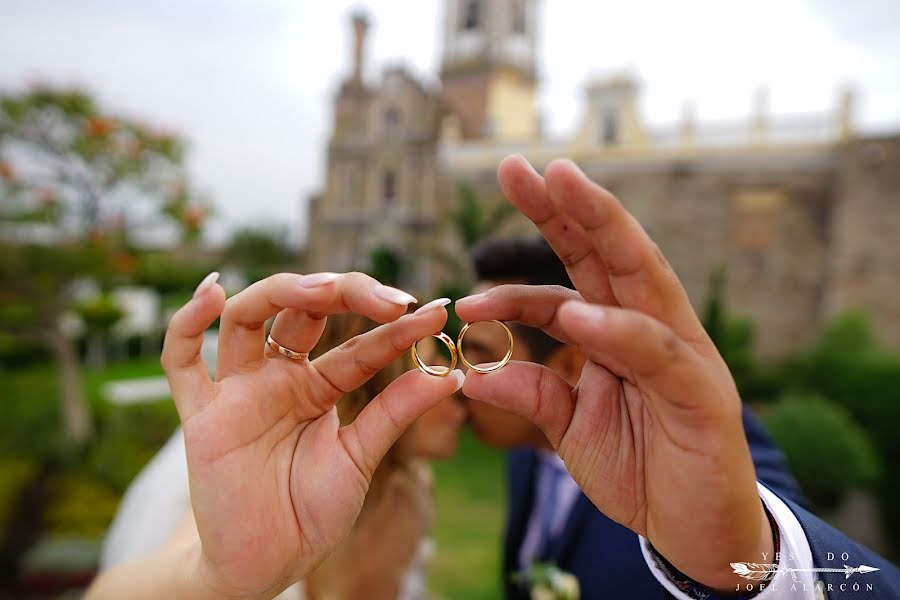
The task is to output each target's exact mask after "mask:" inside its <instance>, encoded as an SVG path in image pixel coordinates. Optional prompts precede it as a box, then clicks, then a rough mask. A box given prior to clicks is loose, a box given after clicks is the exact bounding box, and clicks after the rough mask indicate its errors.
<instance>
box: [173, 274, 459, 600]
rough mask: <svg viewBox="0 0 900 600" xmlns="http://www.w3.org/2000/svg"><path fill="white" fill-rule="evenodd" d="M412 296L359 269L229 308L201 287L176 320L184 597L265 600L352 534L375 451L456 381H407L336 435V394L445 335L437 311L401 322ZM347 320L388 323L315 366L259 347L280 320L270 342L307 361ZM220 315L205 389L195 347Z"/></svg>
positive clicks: (300, 279)
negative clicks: (189, 521)
mask: <svg viewBox="0 0 900 600" xmlns="http://www.w3.org/2000/svg"><path fill="white" fill-rule="evenodd" d="M412 300H413V298H412V297H411V296H408V295H407V294H404V293H402V292H399V291H398V290H393V289H392V288H386V287H384V286H380V285H379V284H378V282H377V281H375V280H374V279H372V278H370V277H368V276H366V275H362V274H359V273H351V274H347V275H340V276H335V275H330V274H315V275H307V276H301V275H293V274H280V275H274V276H272V277H270V278H268V279H265V280H263V281H260V282H257V283H255V284H253V285H251V286H250V287H248V288H247V289H246V290H244V291H243V292H241V293H240V294H237V295H236V296H234V297H233V298H231V299H229V300H228V302H227V303H226V302H225V293H224V291H223V290H222V288H221V287H219V286H217V285H211V286H210V285H201V287H200V288H199V289H198V291H197V293H196V294H195V297H194V298H193V299H192V300H191V301H190V302H188V303H187V304H186V305H185V306H184V307H182V308H181V309H180V310H179V311H178V312H177V313H176V314H175V316H174V317H173V318H172V320H171V322H170V324H169V329H168V331H167V333H166V342H165V347H164V349H163V356H162V362H163V366H164V368H165V370H166V374H167V376H168V378H169V383H170V385H171V388H172V395H173V397H174V399H175V404H176V406H177V408H178V413H179V415H180V417H181V422H182V426H183V429H184V439H185V446H186V451H187V460H188V471H189V475H190V487H191V503H192V506H193V512H194V517H195V519H196V522H197V530H198V532H199V534H200V543H201V547H200V548H199V549H198V550H197V553H196V556H197V559H196V561H190V563H191V564H188V566H187V568H188V570H189V573H188V575H187V576H186V577H185V581H186V582H188V583H190V584H191V585H192V586H193V588H191V589H193V590H195V591H196V590H197V588H198V587H201V588H202V587H205V588H206V591H208V592H212V593H214V594H215V595H216V596H219V597H221V596H225V597H232V598H242V597H270V598H271V597H273V596H275V595H276V594H277V593H278V592H280V591H281V590H282V589H284V588H285V587H287V586H288V585H290V584H291V583H293V582H294V581H297V580H299V579H301V578H303V577H304V576H305V575H306V574H308V573H309V572H310V571H311V570H312V569H313V568H314V567H315V566H316V565H318V564H319V563H320V562H321V561H322V559H323V558H324V557H325V556H326V555H327V554H328V553H329V552H331V550H332V549H333V548H334V547H335V546H336V545H337V543H338V542H339V541H340V540H341V539H343V538H344V536H345V535H346V534H347V532H348V531H350V528H351V527H352V526H353V523H354V521H355V520H356V517H357V515H358V514H359V511H360V508H361V506H362V503H363V499H364V498H365V495H366V491H367V490H368V487H369V482H370V481H371V478H372V473H373V472H374V470H375V467H376V466H377V465H378V463H379V461H380V460H381V458H382V456H383V455H384V453H385V452H386V451H387V449H388V448H389V447H390V446H391V444H393V442H394V441H396V439H397V437H398V436H399V435H400V433H401V432H402V431H403V430H404V429H405V428H406V427H407V426H409V425H410V424H411V423H412V422H413V421H414V420H415V419H417V418H418V417H419V416H420V415H422V414H423V413H424V412H425V411H427V410H428V409H429V408H430V407H431V406H433V405H434V404H436V403H437V402H438V401H439V400H440V399H441V398H443V397H445V396H448V395H449V394H451V393H453V392H454V391H455V389H456V387H457V385H458V383H459V381H458V380H457V377H456V374H451V376H449V377H431V376H428V375H425V374H423V373H420V372H419V371H412V372H409V373H406V374H404V375H403V376H401V377H400V378H398V379H397V380H396V381H394V382H393V383H392V384H391V385H389V386H388V387H387V388H386V389H385V390H384V391H383V392H382V393H381V394H380V395H379V396H378V397H376V398H375V399H373V400H372V401H371V402H370V403H369V405H368V406H366V408H365V409H364V410H363V411H362V412H361V413H360V415H359V416H358V417H357V418H356V420H355V421H354V422H353V423H352V424H350V425H348V426H346V427H343V428H340V427H339V422H338V417H337V414H336V412H335V409H334V405H335V402H337V400H338V399H339V398H340V397H341V396H342V395H343V393H344V392H345V391H349V390H352V389H355V388H357V387H359V386H360V385H362V384H363V383H364V382H365V381H367V380H368V379H369V378H370V377H371V376H372V375H373V374H374V373H375V372H377V371H378V370H380V369H381V368H382V367H385V366H386V365H388V364H389V363H390V362H391V361H393V360H394V359H396V358H398V357H399V356H400V355H401V354H403V353H404V352H406V350H408V349H409V347H410V346H411V345H412V344H413V343H415V342H416V341H417V340H418V339H420V338H422V337H426V336H428V335H430V334H432V333H435V332H437V331H440V329H441V327H442V326H443V325H444V323H445V321H446V319H447V313H446V311H445V310H444V309H443V308H440V307H435V308H432V309H429V310H425V311H424V312H422V313H419V314H412V315H406V316H401V315H403V314H404V313H405V312H406V306H407V304H408V303H409V302H410V301H412ZM347 311H353V312H356V313H359V314H361V315H365V316H367V317H369V318H371V319H374V320H376V321H379V322H382V323H388V324H387V325H382V326H380V327H378V328H376V329H374V330H372V331H370V332H368V333H366V334H363V335H361V336H359V337H357V338H354V339H353V340H350V341H349V342H347V343H345V344H344V345H342V346H340V347H338V348H334V349H332V350H330V351H328V352H326V353H325V354H323V355H322V356H320V357H319V358H317V359H316V360H314V361H312V362H310V361H309V360H303V361H295V360H291V359H289V358H286V357H283V356H281V355H279V354H278V353H276V352H274V351H273V350H271V349H270V348H268V347H267V346H266V344H265V340H266V332H265V322H266V320H267V319H269V318H270V317H272V316H275V315H276V314H277V318H276V319H275V322H274V324H273V325H272V331H271V333H272V337H273V339H275V340H276V341H277V342H278V343H279V344H281V345H282V346H284V347H286V348H289V349H291V350H295V351H297V352H308V351H309V350H311V349H312V347H313V346H314V345H315V343H316V341H317V340H318V338H319V336H320V335H321V333H322V329H323V327H324V325H325V318H326V315H329V314H334V313H339V312H347ZM220 315H221V325H220V329H219V352H218V369H217V377H216V381H215V382H213V381H211V380H210V378H209V375H208V374H207V370H206V367H205V366H204V365H203V362H202V360H201V359H200V346H201V344H202V338H203V331H204V330H205V329H206V328H207V327H208V326H209V325H210V324H211V323H212V322H213V321H214V320H215V319H216V318H218V317H219V316H220ZM194 563H196V566H194ZM186 564H187V563H186Z"/></svg>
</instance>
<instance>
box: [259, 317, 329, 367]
mask: <svg viewBox="0 0 900 600" xmlns="http://www.w3.org/2000/svg"><path fill="white" fill-rule="evenodd" d="M327 322H328V315H326V314H325V313H323V312H315V311H311V310H301V309H298V308H286V309H284V310H283V311H281V312H279V313H278V314H277V315H276V316H275V321H274V322H273V323H272V328H271V329H269V337H271V338H272V339H273V340H274V341H275V342H277V343H278V344H279V345H281V346H283V347H285V348H287V349H289V350H293V351H294V352H307V353H308V352H310V351H311V350H312V349H313V347H314V346H315V345H316V343H318V341H319V339H320V338H321V337H322V332H324V331H325V325H326V323H327ZM265 350H266V352H268V353H269V355H270V356H275V355H276V354H277V353H276V352H275V351H274V350H272V349H271V348H265Z"/></svg>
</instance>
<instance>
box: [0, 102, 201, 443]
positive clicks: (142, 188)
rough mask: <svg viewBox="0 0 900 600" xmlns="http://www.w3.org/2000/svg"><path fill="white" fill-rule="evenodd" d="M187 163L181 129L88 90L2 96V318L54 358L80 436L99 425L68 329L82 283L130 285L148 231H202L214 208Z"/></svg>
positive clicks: (72, 426)
mask: <svg viewBox="0 0 900 600" xmlns="http://www.w3.org/2000/svg"><path fill="white" fill-rule="evenodd" d="M183 159H184V143H183V142H182V140H180V139H179V138H178V137H177V136H175V135H174V134H173V133H171V132H168V131H164V130H160V129H156V128H153V127H150V126H147V125H145V124H143V123H140V122H138V121H135V120H132V119H128V118H125V117H121V116H118V115H114V114H112V113H107V112H106V111H104V110H102V109H101V107H100V106H99V105H98V104H97V103H96V102H95V100H94V99H93V98H92V97H91V96H90V95H88V94H87V93H86V92H84V91H82V90H78V89H61V88H54V87H50V86H45V85H40V86H36V87H33V88H31V89H29V90H26V91H24V92H20V93H11V94H2V95H0V198H2V205H0V253H2V255H3V261H2V265H0V280H2V288H0V324H2V326H3V329H4V332H5V336H6V338H7V340H8V339H9V338H13V339H16V340H18V341H19V343H21V342H23V341H30V342H31V343H36V344H39V345H41V346H43V347H44V348H45V350H46V351H47V352H48V353H49V354H50V355H51V356H52V357H53V359H54V361H55V363H56V365H57V368H58V371H59V373H60V378H61V386H60V388H61V390H62V391H61V398H60V401H61V411H60V412H61V416H62V420H63V425H64V432H65V434H66V436H67V438H68V439H69V440H70V441H72V442H75V443H82V442H84V441H86V440H87V439H88V438H89V437H90V435H91V432H92V425H91V417H90V412H89V409H88V406H87V404H86V403H85V401H84V398H83V397H82V385H81V378H80V372H79V368H78V359H77V354H76V352H75V349H74V347H73V345H72V342H71V339H70V337H71V336H70V335H68V334H67V332H66V331H64V330H63V326H62V322H63V319H62V317H63V315H64V314H65V313H66V312H67V311H69V310H70V309H72V308H73V297H72V289H73V284H74V283H75V282H76V281H79V280H83V279H90V280H93V281H95V282H96V283H98V284H99V286H100V288H101V289H102V290H104V289H107V288H108V287H109V286H111V285H113V284H114V283H117V282H120V281H124V280H127V279H128V278H129V277H130V276H131V274H132V273H133V270H134V268H135V264H136V260H135V254H136V248H135V245H134V244H133V240H132V239H131V238H132V237H133V235H134V234H135V233H137V232H139V231H140V232H146V231H148V230H154V229H157V228H160V227H166V226H169V227H171V226H173V225H174V226H175V227H176V231H177V232H179V233H180V234H181V235H182V236H184V237H187V238H188V239H195V238H196V237H197V236H198V235H199V232H200V229H201V227H202V224H203V221H204V219H205V217H206V214H207V211H206V208H205V207H204V206H202V205H200V204H198V203H196V202H194V201H193V199H192V195H191V194H190V192H189V187H188V184H187V181H186V177H185V175H184V172H183V169H182V163H183ZM114 312H115V311H108V310H107V311H106V312H105V315H104V316H103V319H104V326H106V325H107V324H108V323H107V321H108V319H109V318H110V317H109V315H110V314H112V313H114Z"/></svg>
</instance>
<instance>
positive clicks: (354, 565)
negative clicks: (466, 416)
mask: <svg viewBox="0 0 900 600" xmlns="http://www.w3.org/2000/svg"><path fill="white" fill-rule="evenodd" d="M383 484H384V485H383V486H382V488H381V490H382V494H381V495H380V497H378V498H369V499H367V501H366V507H365V508H364V509H363V511H362V513H361V514H360V516H359V519H358V520H357V521H356V526H354V528H353V530H352V531H351V532H350V535H348V536H347V538H346V539H345V540H344V542H342V543H341V544H340V545H339V546H338V547H337V549H336V550H335V551H334V553H332V554H331V556H329V557H328V559H327V560H326V561H325V562H324V563H323V564H322V566H321V567H320V568H319V569H317V570H316V572H315V573H313V574H312V575H311V576H310V577H309V578H307V579H306V588H305V589H306V591H307V593H308V594H309V595H310V596H311V597H315V598H323V597H327V598H334V599H336V600H341V599H354V598H367V599H369V600H379V599H384V600H392V599H394V598H396V597H397V593H398V591H399V589H400V587H401V585H402V583H403V579H404V577H406V575H407V573H408V572H409V569H410V566H411V565H412V563H413V559H414V558H415V555H416V550H417V549H418V548H419V544H420V543H421V541H422V538H423V537H424V535H425V533H426V532H427V531H428V528H429V526H430V523H431V519H432V516H433V515H432V513H433V506H432V499H431V497H430V495H429V494H428V493H427V490H426V489H425V488H424V487H423V484H421V483H420V482H419V481H417V479H415V478H414V475H413V474H412V473H409V472H406V471H395V472H393V473H391V474H390V475H389V476H388V477H387V478H385V479H384V480H383ZM360 557H365V560H360ZM322 571H324V572H322Z"/></svg>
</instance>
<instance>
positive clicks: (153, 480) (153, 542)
mask: <svg viewBox="0 0 900 600" xmlns="http://www.w3.org/2000/svg"><path fill="white" fill-rule="evenodd" d="M190 507H191V497H190V492H189V489H188V474H187V461H186V459H185V452H184V437H183V435H182V433H181V429H178V430H177V431H176V432H175V433H174V434H173V435H172V437H171V438H169V441H168V442H166V444H165V446H163V447H162V449H161V450H160V451H159V452H158V453H157V455H156V456H155V457H153V459H152V460H151V461H150V462H149V463H148V464H147V466H146V467H145V468H144V470H143V471H141V473H140V474H139V475H138V476H137V477H136V478H135V480H134V481H133V482H132V483H131V486H129V488H128V490H127V491H126V492H125V496H124V497H123V498H122V502H121V504H120V505H119V510H118V512H117V513H116V517H115V519H113V522H112V525H110V528H109V531H108V532H107V535H106V539H105V541H104V543H103V549H102V552H101V555H100V568H101V569H105V568H109V567H111V566H113V565H116V564H118V563H121V562H123V561H126V560H130V559H134V558H139V557H141V556H146V555H147V554H149V553H150V552H152V551H153V550H155V549H156V548H158V547H159V546H161V545H162V544H163V543H164V542H165V541H166V540H167V539H168V538H169V537H170V536H171V535H172V534H173V533H174V532H175V530H176V529H177V528H178V526H179V525H180V524H181V521H182V520H183V519H184V516H185V514H187V511H188V510H190ZM432 553H433V542H432V540H431V539H430V538H428V537H425V538H423V539H422V540H421V541H420V543H419V548H418V550H417V552H416V556H415V558H414V559H413V563H412V564H411V565H410V568H409V571H408V572H407V573H406V576H405V577H404V580H403V583H402V585H401V587H400V591H399V593H398V596H397V597H398V600H420V599H424V598H427V597H428V594H427V593H426V589H425V565H426V562H427V561H428V558H429V557H430V555H431V554H432ZM278 598H279V600H302V599H303V586H302V582H300V583H299V584H295V585H293V586H291V587H290V588H288V589H287V590H285V591H284V592H283V593H282V594H281V595H279V596H278Z"/></svg>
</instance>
